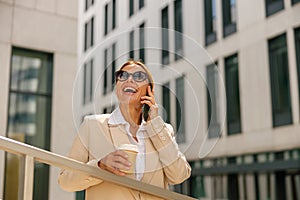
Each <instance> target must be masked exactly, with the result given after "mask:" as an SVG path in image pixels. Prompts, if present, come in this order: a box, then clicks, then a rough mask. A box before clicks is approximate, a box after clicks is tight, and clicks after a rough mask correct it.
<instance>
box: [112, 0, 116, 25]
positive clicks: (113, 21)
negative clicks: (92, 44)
mask: <svg viewBox="0 0 300 200" xmlns="http://www.w3.org/2000/svg"><path fill="white" fill-rule="evenodd" d="M114 28H116V0H112V29H114Z"/></svg>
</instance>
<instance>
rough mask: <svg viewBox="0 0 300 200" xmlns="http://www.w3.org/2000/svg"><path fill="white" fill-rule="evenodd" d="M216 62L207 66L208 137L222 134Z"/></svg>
mask: <svg viewBox="0 0 300 200" xmlns="http://www.w3.org/2000/svg"><path fill="white" fill-rule="evenodd" d="M218 74H219V73H218V68H217V65H216V64H211V65H208V66H207V71H206V81H207V119H208V120H207V121H208V137H209V138H214V137H219V136H220V134H221V128H220V126H221V122H220V116H219V113H220V112H219V107H218V106H219V105H220V104H219V103H218V99H219V98H220V97H219V87H218V84H219V76H218Z"/></svg>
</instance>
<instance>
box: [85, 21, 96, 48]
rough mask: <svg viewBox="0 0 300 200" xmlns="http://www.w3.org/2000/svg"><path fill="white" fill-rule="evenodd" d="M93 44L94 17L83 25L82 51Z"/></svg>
mask: <svg viewBox="0 0 300 200" xmlns="http://www.w3.org/2000/svg"><path fill="white" fill-rule="evenodd" d="M93 45H94V17H92V18H91V19H90V20H89V21H88V22H87V23H85V25H84V51H87V50H88V49H89V48H91V47H92V46H93Z"/></svg>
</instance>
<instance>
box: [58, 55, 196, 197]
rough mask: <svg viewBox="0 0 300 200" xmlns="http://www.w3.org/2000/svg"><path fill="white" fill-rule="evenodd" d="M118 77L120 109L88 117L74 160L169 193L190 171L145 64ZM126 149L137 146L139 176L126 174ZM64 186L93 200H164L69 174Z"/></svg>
mask: <svg viewBox="0 0 300 200" xmlns="http://www.w3.org/2000/svg"><path fill="white" fill-rule="evenodd" d="M115 74H116V95H117V97H118V100H119V106H118V108H117V109H116V110H114V111H113V113H112V114H102V115H92V116H88V117H86V118H85V120H84V122H83V124H82V125H81V127H80V129H79V134H78V136H77V137H76V138H75V140H74V143H73V146H72V148H71V151H70V155H69V157H70V158H73V159H76V160H78V161H81V162H84V163H87V164H88V165H92V166H95V167H99V168H101V169H104V170H107V171H109V172H111V173H114V174H117V175H119V176H128V177H130V178H134V179H137V180H140V181H142V182H146V183H149V184H152V185H156V186H159V187H162V188H165V189H168V185H169V184H179V183H181V182H183V181H184V180H186V179H187V178H188V177H189V176H190V172H191V168H190V166H189V164H188V162H187V161H186V158H185V157H184V155H183V154H182V153H181V152H180V151H179V149H178V145H177V143H176V141H175V138H174V131H173V128H172V126H171V125H169V124H166V123H164V121H163V120H162V118H161V117H160V116H159V115H158V106H157V104H156V101H155V98H154V93H153V91H154V90H153V89H154V84H153V79H152V75H151V73H150V72H149V70H148V69H147V67H146V66H145V65H144V64H143V63H141V62H139V61H128V62H126V63H124V64H123V65H122V66H121V68H120V70H119V71H117V72H116V73H115ZM143 105H144V106H143ZM147 108H148V110H149V113H148V112H147V111H145V110H147ZM147 113H148V115H147ZM121 144H135V145H137V146H138V150H139V153H138V156H137V159H136V173H135V174H131V175H130V174H125V173H124V172H122V171H123V170H127V169H128V168H129V167H130V166H131V164H132V163H130V162H129V161H128V155H127V154H126V153H125V152H124V151H122V150H117V147H118V146H120V145H121ZM59 184H60V186H61V187H62V188H63V189H64V190H67V191H79V190H84V189H86V199H88V200H94V199H95V200H96V199H106V200H115V199H126V200H130V199H148V200H154V199H159V198H157V197H154V196H151V195H148V194H145V193H140V192H139V191H136V190H132V189H130V188H126V187H122V186H119V185H115V184H113V183H110V182H106V181H102V180H100V179H97V178H94V177H92V176H89V175H86V174H82V173H78V172H73V171H68V170H62V172H61V174H60V177H59Z"/></svg>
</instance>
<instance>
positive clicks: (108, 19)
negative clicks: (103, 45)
mask: <svg viewBox="0 0 300 200" xmlns="http://www.w3.org/2000/svg"><path fill="white" fill-rule="evenodd" d="M115 28H116V0H111V1H110V2H109V3H107V4H106V5H105V7H104V35H106V34H108V33H109V32H110V31H112V30H114V29H115Z"/></svg>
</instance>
